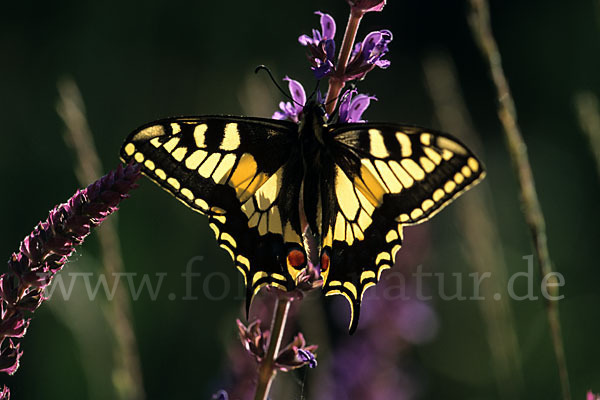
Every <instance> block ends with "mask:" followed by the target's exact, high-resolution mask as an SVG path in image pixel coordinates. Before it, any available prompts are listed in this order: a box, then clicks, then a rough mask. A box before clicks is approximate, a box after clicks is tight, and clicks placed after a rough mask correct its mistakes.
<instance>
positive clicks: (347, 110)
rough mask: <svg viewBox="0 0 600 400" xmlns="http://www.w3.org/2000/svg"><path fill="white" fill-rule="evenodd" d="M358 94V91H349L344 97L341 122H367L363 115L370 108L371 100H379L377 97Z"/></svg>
mask: <svg viewBox="0 0 600 400" xmlns="http://www.w3.org/2000/svg"><path fill="white" fill-rule="evenodd" d="M356 94H357V91H356V90H348V91H346V93H344V95H343V96H342V101H341V102H340V120H339V122H365V121H364V120H363V119H362V114H363V113H364V112H365V110H366V109H367V108H368V107H369V104H370V103H371V100H377V97H375V96H369V95H366V94H359V95H356ZM355 95H356V96H355Z"/></svg>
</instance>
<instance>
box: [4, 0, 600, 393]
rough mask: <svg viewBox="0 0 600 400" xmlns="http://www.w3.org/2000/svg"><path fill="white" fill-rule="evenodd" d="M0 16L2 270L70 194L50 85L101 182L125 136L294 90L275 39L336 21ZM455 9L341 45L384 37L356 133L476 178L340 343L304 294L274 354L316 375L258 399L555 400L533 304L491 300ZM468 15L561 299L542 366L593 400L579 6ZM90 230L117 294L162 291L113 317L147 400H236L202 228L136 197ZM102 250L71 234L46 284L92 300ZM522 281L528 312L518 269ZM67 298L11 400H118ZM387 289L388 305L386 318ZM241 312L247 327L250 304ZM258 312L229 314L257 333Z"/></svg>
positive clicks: (315, 298) (37, 328) (592, 288)
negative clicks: (533, 189)
mask: <svg viewBox="0 0 600 400" xmlns="http://www.w3.org/2000/svg"><path fill="white" fill-rule="evenodd" d="M2 8H3V11H2V13H1V14H0V91H1V93H0V129H1V132H0V134H1V138H2V141H1V142H0V167H1V171H2V172H1V173H2V181H3V187H4V189H3V190H2V196H1V197H0V202H1V205H2V220H3V222H2V224H0V254H4V257H6V259H8V257H9V256H10V254H11V253H12V252H13V251H15V250H16V249H17V248H18V244H19V242H20V240H22V238H23V237H24V236H25V235H26V234H28V233H29V232H30V231H31V229H32V227H33V226H34V225H35V224H36V223H37V222H38V221H39V220H41V219H45V218H46V216H47V212H48V210H49V209H50V208H52V207H53V206H54V205H56V204H58V203H60V202H63V201H65V200H66V199H67V198H68V197H70V196H71V195H72V194H73V193H74V192H75V190H76V189H77V188H79V187H81V186H82V182H80V181H78V178H77V174H76V172H75V171H76V170H77V169H78V168H80V167H78V164H79V161H78V158H77V155H76V152H75V151H74V146H73V145H72V143H71V142H73V140H72V138H71V135H70V134H68V133H67V128H66V126H65V122H64V121H63V119H62V118H61V116H60V115H59V113H58V112H57V104H58V103H59V101H60V95H59V89H58V87H59V82H62V83H61V86H60V87H61V88H62V89H61V91H62V93H63V98H65V96H66V100H64V99H63V105H62V106H61V107H64V101H66V102H67V104H69V101H71V102H73V104H75V105H76V106H77V104H78V100H77V96H78V94H77V89H76V88H75V87H74V86H73V83H76V85H77V87H78V88H79V91H80V94H81V99H82V102H83V104H84V105H85V106H84V107H85V108H84V109H85V115H86V117H87V123H88V124H89V130H90V131H91V133H92V135H93V141H94V142H95V146H96V147H97V151H98V154H99V160H100V162H101V165H102V167H101V170H102V173H104V172H107V171H109V170H110V169H113V168H115V167H116V166H117V165H118V163H119V160H118V151H119V148H120V146H121V144H122V142H123V140H124V138H125V137H126V135H127V134H128V133H129V132H130V131H131V130H133V129H134V128H136V127H137V126H139V125H141V124H143V123H146V122H148V121H152V120H155V119H158V118H162V117H166V116H173V115H190V114H191V115H195V114H244V115H258V116H270V114H271V113H272V112H273V111H274V110H275V109H276V108H277V104H278V102H279V101H280V99H281V97H282V96H281V95H280V94H279V93H278V92H277V90H276V89H274V88H273V86H272V84H271V83H270V82H269V81H268V80H267V78H266V76H264V75H259V76H255V75H254V74H253V70H254V68H255V66H257V65H258V64H266V65H268V66H269V67H270V68H271V69H272V70H273V73H274V74H275V76H277V77H280V78H283V77H284V76H285V75H289V76H291V77H293V78H295V79H298V80H300V81H301V82H303V83H304V84H305V86H306V87H307V88H312V87H313V85H314V78H313V76H312V72H311V71H310V69H309V66H308V62H307V61H306V58H305V48H303V47H301V46H300V45H299V44H298V42H297V37H298V36H299V35H301V34H303V33H310V31H311V29H313V28H317V27H318V17H317V16H315V15H314V14H313V11H315V10H321V11H324V12H328V13H330V14H331V15H332V16H333V17H334V18H335V19H336V21H337V23H338V34H337V35H336V39H337V43H338V45H339V43H340V41H341V37H342V34H343V29H344V27H345V23H346V20H347V15H348V7H347V4H346V3H345V1H343V0H328V1H316V0H304V1H301V2H300V1H299V2H285V3H282V2H280V1H274V0H263V1H260V2H249V1H228V2H211V1H187V0H170V1H165V0H147V1H144V2H123V1H103V2H97V1H89V0H77V1H75V0H61V1H58V2H42V1H33V2H4V4H3V7H2ZM467 10H468V7H467V3H466V2H465V1H447V0H443V1H442V0H438V1H434V0H420V1H404V0H390V1H389V4H388V5H387V6H386V7H385V9H384V12H382V13H371V14H369V15H367V16H366V17H365V18H364V19H363V22H362V25H361V27H360V30H359V35H358V38H359V39H360V38H362V37H364V36H365V35H366V34H367V33H368V32H370V31H371V30H375V29H383V28H388V29H390V30H391V31H392V32H393V34H394V41H393V42H392V43H391V45H390V53H389V55H388V56H387V59H389V60H391V63H392V64H391V66H390V68H389V69H388V70H386V71H382V70H375V71H373V72H371V73H370V74H369V75H368V77H367V79H366V80H365V81H364V82H362V83H360V84H359V86H358V89H359V90H360V91H361V92H363V93H369V94H375V95H376V96H377V97H378V99H379V101H378V102H376V103H374V104H372V106H371V107H370V108H369V110H368V111H367V113H366V114H365V115H364V117H365V118H366V119H368V120H372V121H377V120H381V121H394V122H406V123H413V124H418V125H423V126H428V127H432V128H437V129H442V130H445V131H451V132H452V133H453V134H454V135H456V136H458V137H459V138H461V139H462V140H463V141H464V142H466V143H467V144H468V145H469V146H470V147H471V148H473V149H475V151H476V153H477V154H478V155H479V156H480V158H481V159H482V160H483V161H484V162H485V163H486V166H487V169H488V176H487V178H486V180H485V182H484V184H482V185H480V186H478V187H477V188H476V189H475V190H472V191H470V192H469V193H468V194H466V195H465V196H463V197H461V199H460V200H458V201H457V202H456V203H455V204H453V205H452V206H451V207H449V208H448V209H446V210H445V211H444V212H442V213H441V214H440V215H438V216H437V217H436V218H434V219H433V220H432V221H430V222H428V223H427V224H424V225H423V226H419V227H413V228H409V229H406V231H405V242H404V247H403V250H402V251H401V252H400V253H399V257H398V260H397V262H396V264H397V265H396V266H395V267H394V268H393V269H392V270H390V271H388V272H387V274H384V277H383V282H382V283H381V284H380V285H378V287H377V289H372V292H371V291H369V292H368V293H369V295H368V296H366V299H365V306H364V308H365V311H364V313H363V315H362V320H361V324H360V326H359V330H358V331H357V333H356V334H355V335H354V336H352V337H349V336H348V335H347V332H346V327H347V318H348V315H347V314H348V311H347V309H346V305H345V302H344V300H343V299H341V298H340V299H338V298H334V299H331V298H327V299H324V298H323V297H322V296H321V294H320V293H313V294H311V296H308V298H307V299H306V300H305V301H303V302H302V303H300V304H299V307H297V309H295V310H294V321H295V323H294V325H293V326H292V328H293V331H296V330H297V329H300V330H302V331H303V332H304V334H305V336H306V338H307V340H308V342H309V343H316V344H319V345H320V346H321V347H320V350H319V363H320V364H319V367H318V368H316V369H311V370H306V369H303V370H300V371H298V372H295V373H292V374H285V375H286V376H283V374H282V375H281V376H279V377H278V379H277V380H276V384H275V387H274V391H273V393H272V398H273V399H284V398H285V399H292V398H293V399H299V398H301V395H304V396H305V398H308V399H328V398H339V399H366V398H373V399H439V398H443V399H516V398H520V399H542V398H543V399H558V398H560V386H559V383H558V373H557V367H556V362H555V359H554V354H553V350H552V343H551V338H550V334H549V330H548V323H547V318H546V314H545V308H544V307H545V306H544V302H543V301H542V300H541V298H540V299H538V300H522V301H517V300H510V299H509V298H508V296H507V290H506V287H507V286H506V285H507V282H508V280H509V279H510V277H511V276H514V274H515V273H517V272H527V271H528V261H527V259H524V258H523V257H527V256H528V255H531V254H532V246H531V240H530V236H529V233H528V229H527V227H526V225H525V223H524V219H523V216H522V214H521V212H520V203H519V194H518V188H517V184H516V179H515V177H514V174H513V171H512V169H511V164H510V159H509V157H508V154H507V150H506V146H505V143H504V139H503V132H502V129H501V126H500V123H499V121H498V118H497V114H496V104H497V101H496V97H495V91H494V88H493V86H492V85H491V81H490V79H489V71H488V68H487V65H486V63H485V62H484V61H483V59H482V57H481V55H480V52H479V49H478V48H477V46H476V44H475V42H474V40H473V38H472V36H471V32H470V30H469V25H468V21H467V17H466V15H467ZM491 14H492V27H493V30H494V33H495V36H496V40H497V41H498V45H499V48H500V52H501V54H502V57H503V65H504V69H505V73H506V75H507V78H508V80H509V83H510V85H511V88H512V92H513V95H514V98H515V102H516V107H517V112H518V117H519V122H520V125H521V128H522V131H523V135H524V137H525V140H526V142H527V144H528V149H529V155H530V159H531V165H532V168H533V172H534V175H535V179H536V184H537V189H538V193H539V196H540V201H541V205H542V208H543V211H544V213H545V216H546V222H547V228H548V241H549V247H550V253H551V256H552V259H553V262H554V266H555V268H556V270H557V271H558V272H560V273H561V274H562V275H563V276H564V281H565V284H564V286H563V287H562V288H561V294H563V295H564V299H562V300H561V301H560V302H559V308H560V312H561V324H562V328H563V335H564V347H565V352H566V358H567V366H568V369H569V373H570V383H571V388H572V394H573V398H575V399H582V398H584V397H583V396H584V393H585V391H586V390H588V389H593V390H595V391H596V392H600V362H599V360H600V345H599V344H598V339H597V338H598V330H599V328H600V322H599V321H600V318H599V317H600V311H599V307H598V304H599V302H600V290H599V288H598V282H600V269H599V268H598V262H597V261H594V260H596V258H594V256H593V254H595V251H596V250H597V243H598V238H599V237H600V227H599V226H600V224H599V222H600V219H599V211H600V210H599V202H598V196H599V195H600V187H599V175H598V171H599V169H598V167H597V165H598V164H597V163H598V159H596V158H595V157H594V151H593V150H592V146H591V145H590V139H589V136H588V132H587V131H590V130H591V131H593V130H594V129H600V128H599V126H600V122H599V120H598V119H597V118H598V116H597V113H598V112H600V108H599V107H598V104H597V103H594V101H595V100H594V99H595V97H594V96H596V95H600V73H598V71H600V51H599V50H600V46H599V45H600V24H599V22H600V3H598V2H597V1H596V0H579V1H576V2H570V3H568V4H567V3H565V2H561V1H541V0H529V1H518V0H510V1H509V0H504V1H492V4H491ZM75 108H77V107H75ZM79 109H80V110H81V104H80V105H79ZM63 110H64V108H63ZM75 114H77V113H75ZM63 115H64V113H63ZM596 133H598V132H596ZM65 139H66V140H65ZM80 175H81V174H80ZM83 179H85V178H83ZM87 183H91V180H90V181H88V182H85V184H87ZM85 184H83V185H85ZM111 218H112V220H113V221H114V223H116V224H118V232H119V239H120V246H121V249H122V257H123V268H124V270H125V271H126V272H128V273H137V275H136V276H135V277H133V281H134V282H135V284H136V285H139V284H140V282H141V279H142V276H143V274H149V275H147V276H148V277H149V280H150V283H151V284H152V285H153V287H156V285H157V283H158V282H159V280H160V281H161V282H162V283H161V286H160V290H158V291H157V295H156V296H155V298H154V299H153V298H152V297H153V296H151V295H150V294H148V293H147V290H143V291H142V292H141V293H142V294H141V295H140V296H139V298H138V299H137V300H134V299H133V298H132V296H131V295H128V300H129V302H130V303H131V313H130V314H131V317H132V319H131V324H132V326H133V329H134V332H135V343H136V345H135V347H136V348H137V351H136V348H129V349H128V350H127V352H128V353H132V354H133V356H134V358H135V354H136V353H139V365H140V366H141V367H140V369H141V375H142V376H143V390H144V392H145V393H146V398H148V399H163V398H183V396H190V397H191V398H197V399H209V398H210V397H211V395H212V394H213V393H215V392H216V391H217V390H219V389H226V390H229V391H232V392H235V393H243V392H244V390H245V389H243V388H240V387H239V386H240V384H241V383H242V382H243V381H242V378H243V377H246V378H247V375H244V374H247V371H248V370H250V371H252V369H253V368H254V366H253V364H252V361H251V360H250V359H249V358H248V357H247V356H246V355H245V354H243V352H241V351H240V349H241V345H240V343H239V341H238V340H237V338H236V335H237V328H236V325H235V319H236V318H241V319H242V320H244V319H245V315H244V312H243V296H241V295H240V294H241V293H243V289H242V285H243V282H242V281H241V279H240V277H239V276H238V275H239V274H238V272H237V271H236V270H235V269H234V268H232V266H231V261H230V259H229V256H228V255H227V254H226V253H225V252H224V251H223V250H221V249H220V248H219V247H218V246H217V245H216V243H215V240H214V237H213V234H212V232H211V231H210V229H209V227H208V224H207V223H206V218H205V217H202V216H200V215H198V214H195V213H193V212H192V211H190V210H188V209H187V208H185V207H184V206H183V205H182V204H180V203H179V202H177V201H174V199H173V198H171V197H170V196H169V195H168V194H167V193H166V192H164V191H162V190H161V189H159V188H158V187H156V186H155V185H154V184H152V183H151V182H150V181H148V180H146V179H145V178H144V179H142V180H141V181H140V188H139V189H137V190H136V191H135V193H134V195H133V196H132V197H131V199H129V200H127V201H125V202H124V203H123V205H122V207H121V211H120V212H119V213H117V215H115V216H113V217H111ZM101 248H102V245H101V244H99V243H98V241H97V235H96V234H92V235H91V237H90V238H89V239H88V240H87V241H86V243H85V244H84V245H83V246H82V247H80V248H79V251H78V252H77V253H76V254H75V255H74V257H73V259H72V262H71V263H70V264H68V265H67V267H66V268H65V269H64V270H63V275H64V274H66V273H69V272H78V273H81V275H80V276H84V274H89V273H92V274H91V275H92V277H91V278H90V279H91V282H92V286H95V283H96V281H97V275H98V274H99V273H101V272H102V271H103V266H102V265H103V261H102V260H103V257H102V251H101ZM187 265H192V267H191V268H192V269H193V271H194V272H196V273H199V274H201V275H200V277H197V278H193V281H192V282H193V287H192V289H191V290H192V291H191V292H188V291H186V290H188V287H186V282H185V279H183V277H182V276H181V274H182V273H183V272H185V271H186V266H187ZM419 268H420V270H421V271H424V272H426V273H437V274H442V273H443V275H434V277H430V278H425V279H424V280H423V282H424V283H423V288H422V289H423V290H422V291H423V293H427V294H428V295H431V297H432V298H431V300H420V299H418V298H417V296H416V294H415V293H416V291H417V290H418V289H419V288H418V287H417V283H416V280H415V279H414V277H413V275H412V274H413V273H414V272H415V271H418V270H419ZM484 272H489V273H490V274H491V278H490V279H486V280H485V282H484V283H483V284H482V285H481V295H482V296H484V297H485V298H486V300H460V298H453V299H452V298H450V297H452V296H451V295H452V294H456V293H457V291H458V290H459V289H461V290H462V292H463V294H464V295H465V296H467V297H469V296H472V295H473V278H472V277H470V276H469V274H473V273H479V274H482V273H484ZM157 274H166V275H157ZM87 276H90V275H87ZM130 276H133V275H130ZM160 276H163V278H160ZM531 276H532V278H531V280H530V282H531V285H533V289H532V290H533V292H532V293H534V294H535V295H536V296H538V297H539V296H541V290H540V285H539V282H540V276H539V273H538V269H537V260H534V264H533V272H532V273H531ZM438 277H441V278H438ZM65 279H67V277H66V276H65ZM161 279H162V280H161ZM458 280H459V281H460V282H461V285H462V288H459V287H458V286H457V283H456V282H457V281H458ZM65 283H66V284H68V283H69V281H67V280H65ZM84 283H85V282H84V280H83V279H82V278H80V279H78V280H76V281H75V284H74V286H73V292H72V295H71V297H70V298H69V300H64V299H62V298H61V297H60V296H55V298H53V299H52V300H51V301H48V302H46V303H45V304H44V305H43V306H42V307H41V308H40V309H39V310H38V311H37V312H36V313H35V314H34V316H33V321H32V324H31V326H30V328H29V330H28V333H27V335H26V336H25V338H24V339H23V340H22V349H23V350H24V355H23V357H22V359H21V368H20V369H19V370H18V372H17V373H16V374H15V376H13V377H7V376H1V377H0V382H5V383H7V384H8V385H9V386H10V387H11V390H12V394H13V398H15V399H38V398H44V399H63V400H66V399H106V398H118V396H119V395H120V393H127V391H128V390H130V389H128V385H130V384H131V382H130V383H128V382H127V379H125V378H123V377H122V375H123V372H122V371H121V370H120V369H119V368H118V367H117V366H118V365H119V363H120V362H121V361H119V360H121V359H122V358H123V352H122V351H121V350H119V343H120V341H119V340H117V339H116V338H115V334H114V332H115V329H114V326H113V324H114V318H113V317H112V316H111V315H112V314H111V313H114V310H113V311H111V303H110V302H108V301H107V299H106V296H105V295H103V294H102V292H100V294H99V295H98V296H96V298H95V300H93V301H90V300H89V296H88V295H87V294H86V287H85V284H84ZM513 283H514V288H515V292H516V293H517V294H520V295H523V294H525V293H527V290H528V289H529V287H528V285H529V282H528V279H527V278H525V277H523V276H521V277H520V278H518V279H516V280H514V282H513ZM399 287H402V288H404V289H405V292H406V294H407V295H406V296H400V295H398V293H397V290H398V288H399ZM395 290H396V292H395ZM496 293H501V294H502V297H501V299H500V300H497V299H494V296H493V295H494V294H496ZM171 294H172V296H169V295H171ZM459 294H460V293H459ZM185 296H187V297H188V298H187V299H185V300H184V299H183V298H184V297H185ZM190 297H195V299H191V298H190ZM263 297H265V298H262V299H259V304H261V303H263V304H267V305H268V301H269V299H268V298H267V297H268V296H263ZM400 297H402V298H400ZM259 308H260V307H259V306H257V307H253V312H252V313H251V315H260V312H261V311H260V310H259ZM125 314H127V312H126V313H125ZM117 331H118V330H117ZM291 333H292V332H290V334H291ZM121 345H122V343H121ZM130 355H131V354H130ZM130 361H131V360H130ZM134 385H135V382H134ZM236 391H237V392H236ZM239 396H243V395H242V394H239Z"/></svg>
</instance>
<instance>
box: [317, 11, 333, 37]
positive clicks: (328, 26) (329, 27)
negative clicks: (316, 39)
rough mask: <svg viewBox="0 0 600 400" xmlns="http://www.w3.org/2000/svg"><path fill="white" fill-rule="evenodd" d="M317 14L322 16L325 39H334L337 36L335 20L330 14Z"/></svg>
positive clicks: (322, 30)
mask: <svg viewBox="0 0 600 400" xmlns="http://www.w3.org/2000/svg"><path fill="white" fill-rule="evenodd" d="M315 14H317V15H320V16H321V32H322V33H323V39H333V38H334V36H335V20H334V19H333V18H332V17H331V15H329V14H325V13H322V12H320V11H316V12H315Z"/></svg>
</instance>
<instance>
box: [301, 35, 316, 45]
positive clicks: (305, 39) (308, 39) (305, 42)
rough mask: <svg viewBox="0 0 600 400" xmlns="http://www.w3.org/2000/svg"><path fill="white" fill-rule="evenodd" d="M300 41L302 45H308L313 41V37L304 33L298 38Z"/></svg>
mask: <svg viewBox="0 0 600 400" xmlns="http://www.w3.org/2000/svg"><path fill="white" fill-rule="evenodd" d="M298 41H299V42H300V44H301V45H302V46H308V45H309V44H312V43H313V38H311V37H310V36H308V35H302V36H300V37H299V38H298Z"/></svg>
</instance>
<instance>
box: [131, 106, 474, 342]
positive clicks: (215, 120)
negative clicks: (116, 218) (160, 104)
mask: <svg viewBox="0 0 600 400" xmlns="http://www.w3.org/2000/svg"><path fill="white" fill-rule="evenodd" d="M121 157H122V159H123V160H124V161H125V162H130V161H135V162H137V163H139V164H141V165H142V172H143V173H144V174H145V175H147V176H148V177H149V178H150V179H152V180H153V181H154V182H156V183H157V184H158V185H159V186H161V187H162V188H164V189H166V190H167V191H169V192H170V193H172V194H173V195H174V196H175V197H176V198H177V199H179V200H181V201H182V202H183V203H185V204H186V205H187V206H189V207H190V208H192V209H194V210H196V211H198V212H200V213H201V214H205V215H206V216H208V222H209V225H210V227H211V228H212V230H213V231H214V233H215V235H216V238H217V241H218V243H219V245H220V246H221V247H222V248H223V249H225V250H226V251H227V252H228V253H229V255H230V256H231V258H232V259H233V262H234V263H235V266H236V268H237V269H238V270H239V271H240V273H241V274H242V276H243V278H244V281H245V284H246V290H247V297H248V299H247V302H248V304H249V303H250V301H251V299H252V297H253V296H254V295H255V294H256V293H257V292H258V290H259V289H260V288H261V287H262V286H264V285H272V286H275V287H277V288H280V289H282V290H288V291H289V290H291V289H294V287H295V280H296V277H297V276H298V274H299V273H300V271H301V270H302V269H303V268H304V267H306V264H307V251H306V249H305V246H304V242H303V230H302V227H303V225H305V224H306V223H307V224H308V226H309V227H310V230H311V232H312V233H313V234H314V235H315V236H316V237H317V238H318V242H319V244H320V248H319V255H320V265H321V276H322V278H323V279H324V285H323V289H324V290H325V294H326V295H333V294H339V295H343V296H344V297H345V298H346V299H347V300H348V302H349V303H350V309H351V315H352V316H351V322H350V331H351V332H352V331H354V330H355V329H356V326H357V323H358V317H359V312H360V303H361V298H362V296H363V294H364V292H365V290H366V289H367V288H369V287H370V286H373V285H375V284H376V283H377V282H378V280H379V279H380V277H381V273H382V271H383V270H385V269H388V268H390V267H391V266H392V265H393V264H394V257H395V255H396V253H397V252H398V250H399V249H400V246H401V245H402V238H403V235H402V228H403V226H405V225H413V224H418V223H421V222H423V221H426V220H427V219H429V218H430V217H432V216H433V215H434V214H436V213H437V212H438V211H440V210H441V209H442V208H443V207H444V206H446V205H447V204H449V203H450V202H452V200H453V199H455V198H456V197H457V196H459V195H460V194H461V193H462V192H464V191H465V190H467V189H468V188H469V187H471V186H472V185H474V184H475V183H477V182H478V181H479V180H481V179H482V178H483V177H484V175H485V172H484V170H483V166H482V164H481V162H480V161H479V160H478V159H477V158H476V157H475V156H474V155H473V153H471V151H469V149H467V147H465V146H464V145H463V144H462V143H461V142H460V141H458V140H457V139H456V138H453V137H452V136H450V135H447V134H444V133H441V132H436V131H434V130H431V129H425V128H420V127H417V126H409V125H398V124H391V123H371V122H368V123H344V124H331V125H328V124H327V120H326V116H325V112H324V109H323V107H322V106H321V105H319V104H317V103H315V102H312V101H310V102H308V103H307V104H306V105H305V107H304V110H303V113H302V116H301V119H300V122H299V124H296V123H294V122H291V121H281V120H273V119H264V118H250V117H232V116H200V117H177V118H167V119H162V120H159V121H156V122H151V123H149V124H146V125H143V126H141V127H140V128H138V129H136V130H135V131H133V132H132V133H131V134H130V135H129V137H128V138H127V140H126V142H125V144H124V145H123V147H122V149H121ZM301 210H302V211H301ZM303 221H304V222H303Z"/></svg>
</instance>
